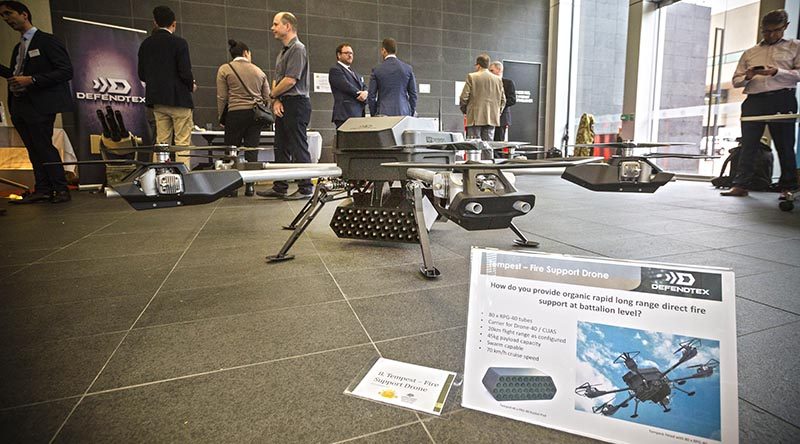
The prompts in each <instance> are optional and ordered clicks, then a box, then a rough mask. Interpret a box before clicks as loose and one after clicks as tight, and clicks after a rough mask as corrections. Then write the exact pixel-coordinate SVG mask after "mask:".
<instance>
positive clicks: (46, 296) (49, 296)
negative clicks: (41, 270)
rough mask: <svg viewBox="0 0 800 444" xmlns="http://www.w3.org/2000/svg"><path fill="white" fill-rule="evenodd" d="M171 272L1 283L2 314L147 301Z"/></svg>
mask: <svg viewBox="0 0 800 444" xmlns="http://www.w3.org/2000/svg"><path fill="white" fill-rule="evenodd" d="M168 272H169V270H168V269H164V270H159V269H150V270H141V271H135V270H127V271H125V272H119V273H116V274H109V275H100V276H80V275H79V276H74V277H69V278H64V279H59V280H46V281H39V282H36V283H35V284H33V283H31V282H24V281H23V282H17V281H15V280H14V279H10V280H8V281H6V282H0V295H2V296H0V310H9V309H15V308H24V307H35V306H42V305H50V304H65V303H69V302H78V301H88V300H92V299H103V298H116V297H132V298H138V299H141V298H142V297H144V298H145V300H147V298H149V296H152V295H153V293H154V292H155V291H156V289H158V287H159V285H161V282H162V281H163V280H164V278H165V277H166V276H167V273H168Z"/></svg>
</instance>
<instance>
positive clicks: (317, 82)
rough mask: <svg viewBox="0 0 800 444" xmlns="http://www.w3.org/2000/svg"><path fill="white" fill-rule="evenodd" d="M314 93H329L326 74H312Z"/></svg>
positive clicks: (329, 85)
mask: <svg viewBox="0 0 800 444" xmlns="http://www.w3.org/2000/svg"><path fill="white" fill-rule="evenodd" d="M314 92H317V93H318V92H322V93H329V92H331V83H330V81H329V80H328V73H327V72H324V73H323V72H315V73H314Z"/></svg>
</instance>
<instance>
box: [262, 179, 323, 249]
mask: <svg viewBox="0 0 800 444" xmlns="http://www.w3.org/2000/svg"><path fill="white" fill-rule="evenodd" d="M326 196H327V191H325V190H324V189H323V188H322V187H317V188H316V189H315V190H314V196H313V197H312V198H311V200H310V202H311V209H310V210H309V211H307V212H306V213H305V214H304V215H303V217H302V219H301V220H300V222H298V223H297V226H296V227H295V229H294V231H292V234H291V236H289V239H287V240H286V243H285V244H283V247H281V251H279V252H278V254H276V255H274V256H267V262H282V261H287V260H289V259H294V256H293V255H290V254H287V253H288V252H289V250H290V249H291V248H292V245H294V243H295V242H297V239H299V238H300V236H301V235H302V234H303V232H304V231H306V228H308V226H309V225H310V224H311V221H313V220H314V218H315V217H316V216H317V214H318V213H319V212H320V210H322V207H323V206H325V204H326V203H327V202H328V200H327V199H326ZM304 209H305V208H304Z"/></svg>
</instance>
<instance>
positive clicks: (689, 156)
mask: <svg viewBox="0 0 800 444" xmlns="http://www.w3.org/2000/svg"><path fill="white" fill-rule="evenodd" d="M641 157H646V158H649V159H719V158H720V157H721V156H707V155H705V154H684V153H649V154H642V156H641Z"/></svg>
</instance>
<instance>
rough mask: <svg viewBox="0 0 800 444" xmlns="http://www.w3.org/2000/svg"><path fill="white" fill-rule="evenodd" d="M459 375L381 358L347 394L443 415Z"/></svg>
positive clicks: (346, 391)
mask: <svg viewBox="0 0 800 444" xmlns="http://www.w3.org/2000/svg"><path fill="white" fill-rule="evenodd" d="M455 376H456V374H455V373H453V372H448V371H445V370H438V369H435V368H430V367H422V366H420V365H414V364H409V363H406V362H400V361H394V360H391V359H386V358H378V359H377V360H376V361H375V363H374V364H373V365H372V366H371V367H370V368H369V369H368V370H367V372H366V373H365V374H364V376H363V377H362V378H360V379H359V380H357V381H354V383H355V384H354V386H353V385H351V387H350V388H348V389H347V390H345V394H348V395H353V396H357V397H359V398H364V399H369V400H372V401H377V402H380V403H384V404H389V405H393V406H397V407H403V408H407V409H412V410H418V411H420V412H425V413H429V414H432V415H441V413H442V408H443V407H444V403H445V401H446V400H447V395H448V394H449V393H450V387H451V386H452V385H453V380H454V379H455Z"/></svg>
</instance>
